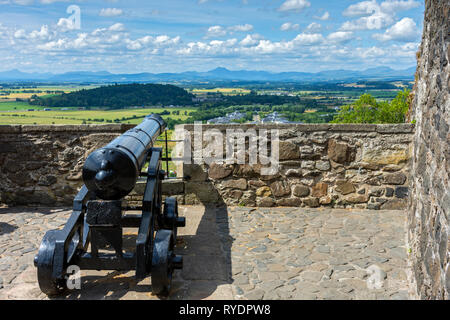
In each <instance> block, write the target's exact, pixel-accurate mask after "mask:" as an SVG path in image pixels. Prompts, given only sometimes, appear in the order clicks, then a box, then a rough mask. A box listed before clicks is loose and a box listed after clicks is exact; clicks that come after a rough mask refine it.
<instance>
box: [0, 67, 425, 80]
mask: <svg viewBox="0 0 450 320" xmlns="http://www.w3.org/2000/svg"><path fill="white" fill-rule="evenodd" d="M415 71H416V68H415V67H412V68H408V69H405V70H394V69H391V68H389V67H376V68H370V69H367V70H361V71H359V70H357V71H355V70H329V71H321V72H317V73H308V72H280V73H273V72H268V71H248V70H238V71H232V70H228V69H226V68H216V69H214V70H210V71H207V72H197V71H187V72H181V73H157V74H155V73H147V72H144V73H136V74H113V73H109V72H107V71H99V72H87V71H79V72H67V73H63V74H51V73H24V72H20V71H18V70H11V71H4V72H0V81H41V82H59V83H61V82H66V83H68V82H71V83H79V82H90V83H130V82H180V81H185V82H203V81H271V82H322V81H357V80H379V81H388V80H413V79H414V73H415Z"/></svg>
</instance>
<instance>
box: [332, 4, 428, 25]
mask: <svg viewBox="0 0 450 320" xmlns="http://www.w3.org/2000/svg"><path fill="white" fill-rule="evenodd" d="M419 5H420V3H419V2H417V1H414V0H405V1H401V0H386V1H383V2H381V3H380V4H379V3H378V2H377V1H376V0H371V1H362V2H358V3H355V4H352V5H350V6H349V7H347V8H346V9H345V10H344V11H343V12H342V15H344V16H346V17H353V18H356V17H357V18H358V19H356V20H351V21H345V22H344V23H343V24H342V26H341V28H340V30H342V31H355V30H380V29H383V28H387V27H389V26H390V25H392V24H393V23H394V22H395V14H396V13H397V12H399V11H403V10H409V9H412V8H415V7H417V6H419Z"/></svg>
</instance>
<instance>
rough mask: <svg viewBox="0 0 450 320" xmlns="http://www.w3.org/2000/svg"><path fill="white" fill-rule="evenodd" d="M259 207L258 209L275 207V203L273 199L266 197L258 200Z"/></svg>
mask: <svg viewBox="0 0 450 320" xmlns="http://www.w3.org/2000/svg"><path fill="white" fill-rule="evenodd" d="M257 205H258V207H273V206H275V201H274V200H273V199H272V198H269V197H264V198H261V199H258V201H257Z"/></svg>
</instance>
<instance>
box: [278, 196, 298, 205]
mask: <svg viewBox="0 0 450 320" xmlns="http://www.w3.org/2000/svg"><path fill="white" fill-rule="evenodd" d="M301 204H302V200H301V199H300V198H283V199H279V200H277V206H280V207H300V206H301Z"/></svg>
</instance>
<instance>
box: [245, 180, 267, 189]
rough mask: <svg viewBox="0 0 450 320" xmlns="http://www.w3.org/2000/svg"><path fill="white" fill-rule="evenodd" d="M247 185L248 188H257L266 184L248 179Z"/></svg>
mask: <svg viewBox="0 0 450 320" xmlns="http://www.w3.org/2000/svg"><path fill="white" fill-rule="evenodd" d="M248 185H249V187H250V188H254V189H258V188H261V187H264V186H266V185H267V184H266V183H265V182H263V181H260V180H249V181H248Z"/></svg>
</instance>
